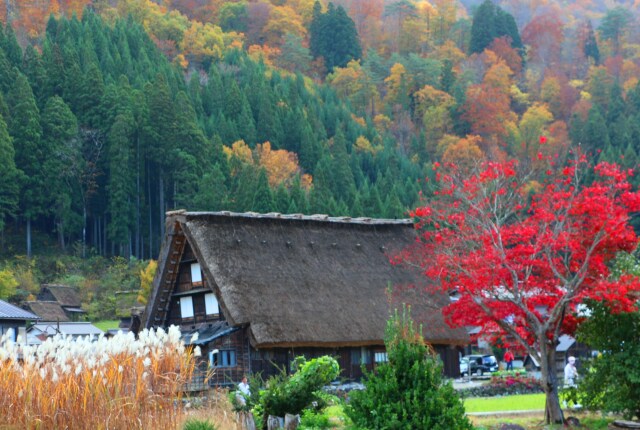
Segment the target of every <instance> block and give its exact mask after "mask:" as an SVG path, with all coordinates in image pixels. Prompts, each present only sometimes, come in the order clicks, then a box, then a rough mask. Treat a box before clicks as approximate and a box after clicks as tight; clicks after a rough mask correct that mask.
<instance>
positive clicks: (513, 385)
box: [459, 376, 544, 397]
mask: <svg viewBox="0 0 640 430" xmlns="http://www.w3.org/2000/svg"><path fill="white" fill-rule="evenodd" d="M459 392H460V394H462V396H464V397H493V396H504V395H509V394H533V393H543V392H544V390H543V389H542V385H541V384H540V381H539V380H538V379H535V378H531V377H527V376H503V377H500V376H494V377H492V378H491V381H489V383H488V384H484V385H480V386H478V387H471V388H465V389H463V390H460V391H459Z"/></svg>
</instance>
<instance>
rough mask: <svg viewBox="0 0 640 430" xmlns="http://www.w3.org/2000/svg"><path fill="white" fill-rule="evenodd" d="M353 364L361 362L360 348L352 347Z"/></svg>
mask: <svg viewBox="0 0 640 430" xmlns="http://www.w3.org/2000/svg"><path fill="white" fill-rule="evenodd" d="M351 364H360V350H359V349H352V350H351Z"/></svg>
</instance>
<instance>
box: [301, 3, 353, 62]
mask: <svg viewBox="0 0 640 430" xmlns="http://www.w3.org/2000/svg"><path fill="white" fill-rule="evenodd" d="M309 47H310V51H311V55H312V56H313V58H318V57H323V58H324V64H325V67H326V69H327V72H331V71H332V70H333V68H334V67H345V66H346V65H347V63H348V62H349V61H351V60H358V59H360V58H361V57H362V47H361V46H360V39H359V37H358V32H357V30H356V26H355V23H354V22H353V20H352V19H351V18H350V17H349V16H348V15H347V13H346V12H345V10H344V8H343V7H342V6H338V7H337V8H336V7H335V6H334V5H333V3H329V7H328V9H327V12H326V13H322V12H321V6H320V3H319V2H317V1H316V3H315V4H314V8H313V16H312V18H311V24H310V27H309Z"/></svg>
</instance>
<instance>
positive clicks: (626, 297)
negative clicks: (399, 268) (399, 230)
mask: <svg viewBox="0 0 640 430" xmlns="http://www.w3.org/2000/svg"><path fill="white" fill-rule="evenodd" d="M540 143H542V144H544V143H546V138H545V137H543V138H541V139H540ZM539 158H540V160H538V162H540V161H544V162H545V163H544V164H546V166H545V167H544V168H543V169H537V170H536V169H534V168H533V167H528V166H525V163H519V162H517V161H507V162H502V163H496V162H486V163H483V164H482V165H481V166H478V168H477V169H475V170H474V171H473V173H472V174H470V175H469V174H464V173H462V172H461V171H460V170H459V169H457V167H456V166H454V165H446V166H438V167H436V170H437V172H436V178H437V181H436V182H437V183H436V191H435V193H434V196H433V198H430V199H428V200H427V201H426V202H425V206H423V207H419V208H417V209H416V210H415V211H414V212H413V216H415V217H416V220H417V223H416V228H418V229H419V230H420V232H421V236H420V239H421V240H420V241H419V242H418V243H416V245H415V246H413V247H412V248H411V249H408V250H406V251H405V252H404V253H403V254H402V255H401V256H400V257H399V259H402V260H404V261H405V262H407V261H408V262H411V263H412V264H417V265H419V266H420V267H421V268H422V270H423V272H424V274H425V276H427V277H428V278H430V279H433V280H437V281H439V282H438V283H437V284H436V285H437V288H439V289H441V290H444V291H445V292H447V293H450V294H454V296H453V297H455V298H456V300H455V301H452V303H451V304H450V305H449V306H448V307H447V308H446V309H445V313H446V316H447V318H448V321H449V322H450V324H452V325H455V326H479V327H482V334H489V335H491V336H500V337H502V338H503V339H508V340H510V342H512V343H516V344H518V345H519V346H520V347H521V348H522V349H524V350H526V351H527V352H528V353H529V354H531V355H532V356H534V357H535V358H536V359H537V360H538V362H540V363H541V366H542V372H543V379H546V381H547V385H546V386H545V392H547V395H548V403H547V407H548V409H549V406H550V405H549V398H550V397H551V398H552V399H553V402H555V403H557V398H556V397H557V396H556V393H555V391H554V390H555V389H556V381H555V375H554V373H555V368H554V367H553V366H555V359H554V354H555V345H556V344H557V340H558V337H559V336H560V335H561V334H563V333H569V334H570V333H573V332H574V330H575V327H576V324H577V323H578V321H579V318H580V312H579V306H580V304H581V303H582V302H583V301H584V300H585V299H587V298H590V299H594V300H597V301H606V302H607V303H609V304H610V306H611V307H612V308H613V309H615V310H628V309H631V307H632V306H633V303H634V300H633V299H632V298H631V297H630V293H632V292H637V291H640V281H639V280H638V279H636V278H632V277H622V278H620V279H619V280H612V279H610V278H609V267H608V265H607V264H608V263H609V261H610V260H611V259H612V258H614V257H615V255H616V253H617V252H618V251H631V250H633V249H634V248H635V247H636V245H637V241H638V238H637V236H636V233H635V232H634V230H633V228H632V226H631V225H630V223H629V219H630V215H631V214H632V213H633V212H637V211H638V210H640V193H639V192H638V191H636V190H634V189H632V187H631V185H630V184H629V182H628V179H629V177H630V176H631V175H632V172H631V171H626V170H622V169H621V168H620V167H618V166H617V165H615V164H610V163H599V164H597V165H595V166H594V165H592V164H591V163H590V162H589V160H588V159H587V157H585V156H584V155H576V156H575V157H574V158H573V159H571V160H570V161H569V162H568V163H567V164H566V165H563V166H560V165H558V164H555V163H553V162H552V159H550V158H546V157H544V156H543V155H542V154H539ZM530 164H533V165H535V164H536V163H530ZM547 378H548V379H547ZM550 394H551V396H549V395H550ZM552 406H553V405H552ZM556 406H557V405H556ZM557 410H558V411H559V407H558V408H557ZM548 412H549V410H548ZM560 414H561V411H560ZM550 420H552V421H561V420H562V416H561V415H560V417H558V415H557V411H554V410H553V407H552V410H551V415H550Z"/></svg>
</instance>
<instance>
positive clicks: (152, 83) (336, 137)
mask: <svg viewBox="0 0 640 430" xmlns="http://www.w3.org/2000/svg"><path fill="white" fill-rule="evenodd" d="M0 18H1V19H2V20H3V22H5V23H6V24H7V25H6V26H5V28H4V31H3V32H2V35H1V36H0V47H1V48H2V49H1V50H0V93H1V97H2V101H1V102H0V158H1V160H2V165H3V166H6V168H3V170H2V173H1V176H0V229H1V230H2V231H3V232H4V237H5V240H4V242H5V244H4V246H3V249H4V250H5V252H8V253H10V254H15V253H18V254H31V253H32V250H31V249H30V247H33V248H34V249H35V250H36V251H38V248H39V247H41V246H43V242H40V241H33V240H31V239H30V237H31V235H33V234H36V233H37V234H44V235H45V236H49V237H51V238H52V239H53V238H55V241H56V243H57V245H55V247H56V248H57V249H58V250H59V251H62V252H69V248H70V245H73V249H74V251H75V252H76V253H80V254H82V255H87V253H94V254H100V255H122V256H126V257H129V256H135V257H138V258H141V259H146V258H153V257H154V256H155V255H156V254H157V251H158V247H159V243H160V240H161V237H162V229H163V222H164V212H165V211H166V210H170V209H174V208H186V209H189V210H233V211H247V210H252V211H257V212H270V211H277V212H305V213H327V214H331V215H350V216H364V215H366V216H372V217H391V218H393V217H401V216H404V214H405V211H406V210H407V209H408V208H410V207H411V206H412V205H414V204H415V203H416V202H417V201H418V199H419V193H420V192H421V191H422V192H428V188H427V187H426V186H425V184H426V183H427V182H426V181H424V180H423V179H424V178H425V177H426V176H428V175H430V174H431V171H432V170H431V166H432V164H433V163H434V162H455V163H458V164H462V165H465V164H467V165H471V164H473V163H476V162H477V161H478V160H482V159H505V158H508V157H519V158H523V157H530V156H532V155H536V154H537V153H538V152H541V153H543V154H548V155H555V154H558V156H560V155H562V154H563V153H565V152H566V151H568V150H569V149H570V148H571V146H572V145H578V144H579V145H581V146H582V147H583V148H586V149H587V150H588V151H592V152H593V153H595V154H596V155H597V157H600V158H602V159H608V160H617V161H620V162H622V163H623V164H624V165H626V166H629V167H631V166H635V165H636V164H637V154H638V151H639V150H640V148H639V147H638V145H640V86H639V85H638V78H639V77H640V34H639V33H638V30H637V25H635V24H636V23H637V18H638V5H637V4H633V3H631V2H617V3H615V4H609V3H606V4H605V3H597V2H571V3H566V4H565V3H563V2H555V1H539V2H530V1H526V2H524V1H518V0H511V1H502V2H499V3H497V4H496V3H491V2H490V1H485V2H483V3H480V2H467V1H465V2H462V3H459V2H456V1H452V0H433V1H432V2H428V1H424V0H420V1H417V0H401V1H390V0H371V1H369V0H336V1H335V2H333V3H329V2H324V1H323V2H316V1H314V0H272V1H266V0H262V1H251V2H246V1H219V0H162V1H160V0H158V1H151V0H118V1H107V0H94V1H87V0H75V1H73V0H54V1H44V0H30V1H20V2H17V1H13V0H3V1H1V2H0ZM16 237H20V238H21V239H20V240H19V241H18V240H16V239H15V238H16Z"/></svg>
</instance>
